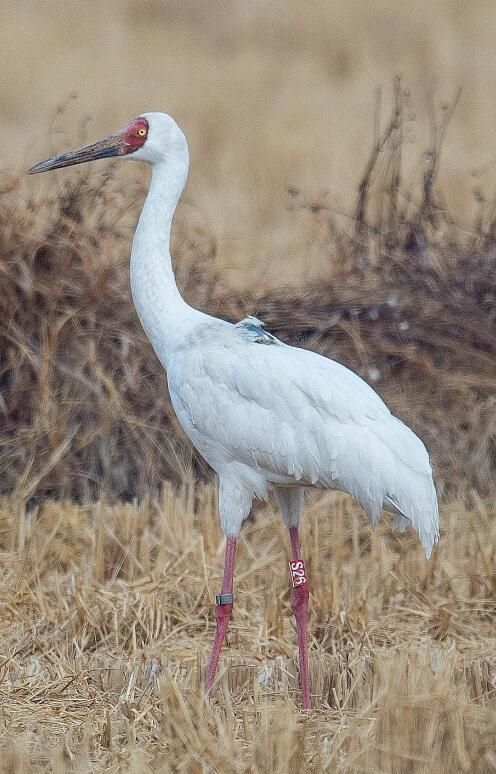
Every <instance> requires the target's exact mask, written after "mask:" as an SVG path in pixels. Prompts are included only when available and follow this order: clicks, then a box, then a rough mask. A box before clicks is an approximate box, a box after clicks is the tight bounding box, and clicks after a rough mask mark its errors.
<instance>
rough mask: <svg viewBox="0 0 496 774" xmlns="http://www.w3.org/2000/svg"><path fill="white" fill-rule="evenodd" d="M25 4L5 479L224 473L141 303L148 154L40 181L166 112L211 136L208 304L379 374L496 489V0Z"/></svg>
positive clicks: (6, 44) (10, 114)
mask: <svg viewBox="0 0 496 774" xmlns="http://www.w3.org/2000/svg"><path fill="white" fill-rule="evenodd" d="M0 5H2V25H1V29H0V91H1V105H2V111H1V115H0V130H1V133H2V143H1V147H0V169H1V170H2V172H1V180H0V194H1V195H0V226H1V231H0V247H1V249H2V260H3V263H2V273H1V275H0V276H1V279H2V283H3V287H2V289H1V290H2V292H1V295H0V299H1V300H0V304H1V305H2V309H1V310H0V311H1V312H2V320H3V322H2V325H3V330H2V336H3V342H4V346H3V361H2V363H1V370H0V385H1V386H2V388H3V401H4V403H3V409H2V411H3V414H2V417H3V419H2V421H3V423H4V430H5V433H4V442H3V443H2V445H1V447H0V460H3V463H4V464H3V470H4V472H3V473H2V474H0V490H2V491H5V492H10V491H12V489H16V487H17V488H18V487H19V486H21V491H22V493H23V495H24V496H26V497H30V496H34V495H36V496H42V497H44V496H47V495H50V496H52V495H56V496H59V495H61V494H64V495H68V496H71V497H76V498H77V499H79V500H81V499H85V498H87V497H90V498H93V497H97V496H98V495H99V494H100V493H101V492H102V491H105V492H107V493H110V494H111V495H112V496H116V497H125V498H128V497H132V496H135V495H141V494H143V493H145V492H147V491H149V490H150V488H151V489H152V490H156V489H157V488H158V487H159V486H160V482H161V481H163V480H164V479H167V478H173V479H174V480H178V479H182V478H183V477H184V475H187V472H188V471H190V470H191V466H193V467H194V469H195V471H196V473H198V474H201V475H204V474H206V470H205V468H204V467H203V466H202V463H201V461H200V460H198V459H196V458H195V457H194V456H193V457H192V456H191V447H190V445H189V444H188V443H185V441H184V437H183V435H182V433H181V431H180V430H179V428H178V427H177V424H176V422H175V418H174V415H173V412H172V411H171V407H170V405H169V402H168V398H167V390H166V381H165V375H164V374H163V372H162V369H161V368H160V367H159V366H158V364H157V361H156V359H155V356H154V354H153V353H152V352H151V349H150V348H149V345H148V343H147V342H146V340H145V339H144V337H143V334H142V332H141V329H140V327H139V325H138V323H137V319H136V316H135V313H134V309H133V307H132V304H131V299H130V295H129V287H128V256H129V250H130V242H131V239H132V234H133V230H134V227H135V224H136V220H137V217H138V215H139V211H140V208H141V206H142V202H143V200H144V196H145V192H146V185H147V180H148V169H146V167H145V166H144V165H143V166H141V165H137V164H136V165H121V164H119V163H116V162H111V163H98V164H94V165H88V166H84V167H82V168H76V169H72V170H63V171H61V172H58V173H56V174H51V175H42V176H39V177H35V178H27V177H26V175H25V170H26V169H27V168H28V167H29V166H31V165H32V164H33V163H34V162H36V161H38V160H40V159H42V158H46V157H47V156H49V155H52V154H54V153H58V152H62V151H63V150H66V149H68V148H71V147H75V146H77V145H80V144H81V143H82V142H85V141H90V140H93V139H96V138H98V137H100V136H102V135H105V134H108V133H110V132H112V131H114V130H116V129H117V128H119V127H120V126H122V125H123V124H125V123H126V122H127V121H128V120H129V119H131V118H133V117H135V116H137V115H139V114H140V113H141V112H144V111H146V110H161V111H167V112H170V113H171V114H172V115H173V116H174V117H175V118H176V119H177V121H178V122H179V124H180V125H181V126H182V128H183V129H184V131H185V134H186V136H187V138H188V141H189V145H190V152H191V161H192V164H191V170H190V176H189V181H188V184H187V188H186V191H185V194H184V196H183V199H182V202H181V205H180V207H179V211H178V215H177V218H176V220H175V228H174V235H173V237H174V245H173V247H174V251H173V254H174V258H175V263H176V270H177V274H178V278H179V283H180V285H181V288H182V289H183V292H184V293H185V295H186V297H187V299H188V300H189V301H190V302H191V303H192V304H194V305H196V306H199V307H200V308H202V309H205V310H207V311H209V312H211V313H213V314H217V315H221V316H224V317H226V318H228V319H232V320H235V319H239V318H240V317H241V316H243V315H246V314H259V315H260V316H261V317H262V318H263V319H265V320H266V322H267V324H268V325H269V327H270V328H271V330H272V331H273V332H274V333H276V334H277V335H279V336H281V337H282V338H283V339H284V340H285V341H287V342H291V343H297V344H300V345H303V346H308V347H311V348H314V349H318V350H319V351H321V352H323V353H324V354H327V355H330V356H332V357H336V358H337V359H339V360H341V362H344V363H345V364H347V365H349V366H350V367H352V368H353V369H355V370H356V371H358V373H360V374H361V375H362V376H363V378H365V379H366V380H368V381H369V382H370V383H371V384H373V386H374V388H375V389H377V390H378V391H379V393H380V394H381V395H382V396H383V397H384V398H385V399H386V400H387V401H388V403H389V405H390V406H391V408H392V409H393V410H394V411H395V412H396V413H397V414H398V415H399V416H401V417H402V418H403V419H405V420H406V421H407V422H409V423H410V424H411V425H412V426H413V427H414V429H415V430H416V431H417V432H418V433H419V434H420V435H421V436H422V438H423V439H424V440H425V442H426V444H427V446H428V449H429V451H430V453H431V455H432V458H433V462H434V466H435V470H436V479H437V481H438V486H439V490H440V492H441V493H443V492H445V491H450V490H453V489H455V490H456V491H459V490H463V491H465V490H466V489H467V487H472V486H475V487H476V488H477V489H478V490H480V491H481V492H483V493H485V492H487V491H489V490H490V489H491V487H492V486H493V484H492V481H493V478H494V476H493V473H494V460H495V454H496V452H495V432H496V408H495V405H494V389H495V387H496V381H495V368H494V365H495V358H496V345H495V336H494V332H495V325H496V323H495V306H496V301H495V298H496V290H495V288H496V281H495V271H496V269H495V261H494V258H493V256H494V254H495V247H496V198H495V195H496V194H495V192H496V147H495V143H494V117H495V116H496V79H495V78H494V74H495V72H496V49H495V47H494V29H495V22H496V10H495V8H494V4H493V3H491V2H482V1H480V2H474V3H470V4H467V3H461V2H441V1H439V2H435V3H432V2H427V1H425V2H424V0H418V2H415V3H410V4H408V5H404V6H398V4H397V3H394V2H389V1H388V0H384V1H383V2H380V3H377V2H360V1H359V0H356V1H355V2H347V3H344V2H343V3H341V2H332V3H331V2H328V1H327V0H326V1H324V0H315V2H312V3H311V4H310V5H307V6H303V5H301V4H297V3H287V2H283V0H274V2H271V3H262V2H252V3H246V2H243V1H242V0H233V1H232V2H231V3H229V4H228V5H227V6H226V5H225V4H217V3H208V2H206V3H203V2H195V1H194V0H181V2H165V1H164V0H140V1H139V2H138V1H137V0H119V1H118V2H117V1H114V0H109V1H107V2H105V3H101V2H97V1H96V0H86V2H84V3H76V2H65V1H64V0H52V2H48V1H47V2H41V3H40V2H28V1H27V0H21V1H20V2H17V3H9V2H5V0H4V2H3V3H1V2H0ZM157 450H158V451H157ZM2 476H3V481H1V479H2ZM19 482H21V484H19Z"/></svg>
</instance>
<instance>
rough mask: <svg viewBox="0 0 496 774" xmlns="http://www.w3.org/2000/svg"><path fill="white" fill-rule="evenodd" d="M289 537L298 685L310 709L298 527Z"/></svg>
mask: <svg viewBox="0 0 496 774" xmlns="http://www.w3.org/2000/svg"><path fill="white" fill-rule="evenodd" d="M289 537H290V539H291V554H292V557H293V559H292V561H291V562H290V565H289V567H290V570H291V580H292V582H293V593H292V594H291V607H292V608H293V613H294V616H295V619H296V632H297V637H298V650H299V655H300V686H301V705H302V707H303V709H310V706H311V705H310V678H309V674H308V583H307V577H306V573H305V563H304V561H303V559H302V558H301V550H300V536H299V533H298V527H290V528H289Z"/></svg>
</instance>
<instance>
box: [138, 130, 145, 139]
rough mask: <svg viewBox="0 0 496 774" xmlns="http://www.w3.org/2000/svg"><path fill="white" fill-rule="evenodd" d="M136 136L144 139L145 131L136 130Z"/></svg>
mask: <svg viewBox="0 0 496 774" xmlns="http://www.w3.org/2000/svg"><path fill="white" fill-rule="evenodd" d="M138 136H139V137H145V136H146V129H138Z"/></svg>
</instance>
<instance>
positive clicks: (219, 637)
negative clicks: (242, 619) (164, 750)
mask: <svg viewBox="0 0 496 774" xmlns="http://www.w3.org/2000/svg"><path fill="white" fill-rule="evenodd" d="M235 559H236V538H235V537H228V538H227V542H226V556H225V560H224V580H223V581H222V591H221V592H220V594H217V596H216V598H215V599H216V603H217V605H216V608H215V619H216V621H217V627H216V630H215V639H214V645H213V648H212V655H211V656H210V663H209V665H208V672H207V681H206V683H205V691H206V693H208V692H209V690H210V689H211V687H212V685H213V682H214V679H215V673H216V671H217V664H218V662H219V656H220V651H221V648H222V643H223V642H224V637H225V636H226V632H227V627H228V625H229V620H230V618H231V613H232V609H233V577H234V561H235Z"/></svg>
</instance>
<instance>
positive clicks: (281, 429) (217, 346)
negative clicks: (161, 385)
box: [31, 113, 439, 707]
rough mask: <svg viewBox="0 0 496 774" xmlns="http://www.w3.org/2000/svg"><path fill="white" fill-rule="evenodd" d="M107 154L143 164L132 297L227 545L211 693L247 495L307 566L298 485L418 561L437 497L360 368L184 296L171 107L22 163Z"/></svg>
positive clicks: (178, 146)
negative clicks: (214, 481) (175, 238)
mask: <svg viewBox="0 0 496 774" xmlns="http://www.w3.org/2000/svg"><path fill="white" fill-rule="evenodd" d="M109 155H117V156H122V157H123V158H129V159H133V160H143V161H148V162H149V163H151V165H152V179H151V184H150V189H149V192H148V196H147V198H146V202H145V205H144V207H143V211H142V213H141V216H140V219H139V223H138V227H137V229H136V233H135V236H134V240H133V246H132V251H131V272H130V273H131V290H132V295H133V300H134V304H135V306H136V310H137V313H138V316H139V318H140V320H141V323H142V325H143V328H144V330H145V332H146V334H147V336H148V338H149V339H150V341H151V343H152V346H153V348H154V350H155V352H156V354H157V356H158V358H159V360H160V362H161V363H162V365H163V366H164V368H165V369H166V371H167V379H168V386H169V391H170V396H171V400H172V404H173V406H174V410H175V412H176V414H177V417H178V419H179V422H180V423H181V425H182V427H183V429H184V431H185V433H186V434H187V435H188V436H189V438H190V439H191V441H192V443H193V444H194V446H195V447H196V448H197V449H198V451H199V452H200V454H201V455H202V456H203V457H204V458H205V460H206V461H207V462H208V463H209V464H210V465H211V467H212V468H213V469H214V471H215V472H216V473H217V475H218V478H219V511H220V517H221V525H222V529H223V531H224V533H225V535H226V538H227V547H226V565H225V567H226V569H225V574H224V582H223V586H222V592H221V595H220V596H219V599H218V603H217V609H216V617H217V633H216V639H215V643H214V650H213V654H212V659H211V662H210V668H209V674H208V678H207V687H208V688H210V686H211V685H212V682H213V679H214V675H215V670H216V666H217V659H218V656H219V652H220V647H221V645H222V640H223V637H224V634H225V631H226V629H227V621H228V620H229V616H230V614H231V611H232V601H233V594H232V583H233V573H234V557H235V545H236V543H235V541H236V537H237V536H238V534H239V531H240V529H241V525H242V523H243V520H244V519H245V518H246V517H247V516H248V514H249V512H250V509H251V506H252V501H253V499H254V498H255V497H257V498H262V499H267V497H268V496H269V494H270V492H271V491H273V492H274V494H275V497H276V501H277V503H278V505H279V507H280V510H281V514H282V517H283V519H284V522H285V524H286V525H287V526H288V528H289V530H290V537H291V545H292V552H293V561H294V562H297V563H298V562H300V563H301V564H302V565H303V560H302V559H301V556H300V546H299V538H298V525H299V521H300V516H301V512H302V508H303V492H304V490H305V488H307V487H312V486H313V487H320V488H330V489H337V490H341V491H343V492H348V493H349V494H351V495H352V496H353V497H354V498H355V499H356V500H357V501H358V502H359V503H360V504H361V505H362V506H363V507H364V509H365V510H366V512H367V513H368V515H369V518H370V520H371V521H372V523H374V524H375V523H376V522H377V521H378V519H379V516H380V513H381V509H382V508H385V509H387V510H389V511H392V512H393V513H394V514H395V521H394V524H395V525H396V526H397V527H399V528H400V529H404V528H405V527H406V526H407V525H408V524H411V525H412V526H413V527H414V528H415V529H416V531H417V533H418V535H419V537H420V541H421V543H422V545H423V547H424V549H425V552H426V554H427V555H428V556H430V553H431V551H432V548H433V545H434V544H435V543H436V541H437V539H438V535H439V528H438V519H439V517H438V507H437V498H436V492H435V488H434V483H433V480H432V471H431V466H430V462H429V457H428V454H427V451H426V449H425V447H424V445H423V443H422V442H421V441H420V439H419V438H418V437H417V436H416V435H415V434H414V433H413V432H412V431H411V430H410V429H409V428H408V427H407V426H406V425H405V424H403V423H402V422H401V421H400V420H399V419H397V418H396V417H394V416H393V415H392V414H391V413H390V411H389V409H388V408H387V406H386V405H385V403H384V402H383V401H382V400H381V398H380V397H379V396H378V395H377V394H376V393H375V392H374V390H373V389H372V388H371V387H369V385H367V384H366V382H364V381H363V380H362V379H361V378H360V377H359V376H357V375H356V374H355V373H353V372H352V371H350V370H349V369H347V368H345V367H344V366H343V365H341V364H339V363H337V362H335V361H333V360H330V359H329V358H326V357H323V356H322V355H319V354H317V353H315V352H311V351H308V350H304V349H300V348H297V347H292V346H288V345H286V344H283V343H282V342H281V341H279V340H278V339H276V338H275V337H274V336H272V335H271V334H270V333H268V332H267V331H265V330H264V326H263V324H262V323H261V322H260V321H258V320H257V319H256V318H253V317H249V318H247V319H246V320H242V321H241V322H240V323H238V324H236V325H234V324H231V323H229V322H226V321H224V320H219V319H217V318H214V317H211V316H209V315H207V314H204V313H203V312H200V311H198V310H196V309H194V308H192V307H191V306H189V305H188V304H186V302H185V301H184V300H183V298H182V297H181V295H180V293H179V291H178V288H177V285H176V282H175V278H174V272H173V268H172V261H171V256H170V232H171V225H172V219H173V216H174V212H175V210H176V207H177V203H178V201H179V198H180V195H181V193H182V190H183V188H184V185H185V183H186V178H187V174H188V166H189V154H188V147H187V143H186V140H185V138H184V135H183V133H182V132H181V130H180V129H179V127H178V126H177V124H176V123H175V121H174V120H173V119H172V118H170V116H167V115H165V114H163V113H145V114H143V115H142V116H140V117H139V118H138V119H136V120H135V121H134V122H131V123H130V124H129V125H128V126H127V127H125V129H124V130H122V131H121V132H120V133H118V134H117V135H113V136H111V137H109V138H105V140H103V141H100V142H99V143H95V144H93V145H91V146H85V147H84V148H82V149H79V150H78V151H74V152H72V153H69V154H63V155H62V156H58V157H55V158H53V159H49V160H48V161H46V162H41V163H40V164H38V165H36V166H35V167H34V168H33V169H32V170H31V172H41V171H45V170H47V169H53V168H57V167H60V166H68V165H69V164H71V163H82V162H83V161H88V160H91V159H96V158H105V157H108V156H109ZM295 572H296V570H295ZM303 573H304V571H303ZM295 577H296V576H293V581H294V584H296V585H295V588H294V592H293V597H292V604H293V609H294V611H295V616H296V621H297V628H298V640H299V646H300V665H301V674H302V693H303V705H304V706H305V707H308V706H310V695H309V681H308V674H307V665H306V661H307V651H306V647H307V646H306V615H307V603H308V587H307V580H306V576H304V580H303V582H302V583H301V584H300V583H299V581H295V580H294V579H295ZM299 580H301V578H300V579H299ZM219 600H220V601H219Z"/></svg>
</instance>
